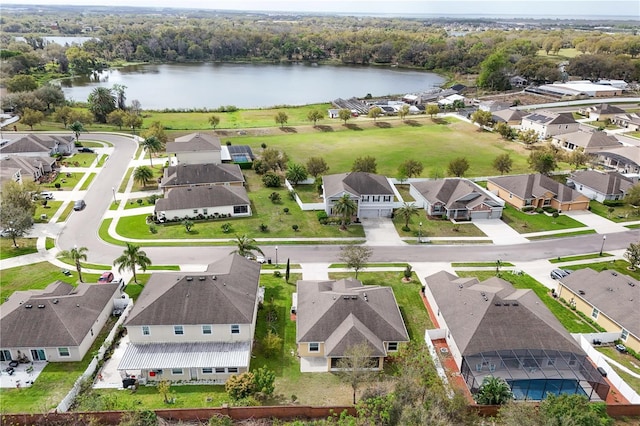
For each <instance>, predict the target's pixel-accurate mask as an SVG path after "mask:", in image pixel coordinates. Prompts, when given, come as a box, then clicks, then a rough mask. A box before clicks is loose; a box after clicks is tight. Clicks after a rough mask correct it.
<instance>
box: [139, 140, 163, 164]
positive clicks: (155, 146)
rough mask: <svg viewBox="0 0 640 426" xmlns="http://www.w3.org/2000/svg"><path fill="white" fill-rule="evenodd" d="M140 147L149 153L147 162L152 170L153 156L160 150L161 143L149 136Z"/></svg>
mask: <svg viewBox="0 0 640 426" xmlns="http://www.w3.org/2000/svg"><path fill="white" fill-rule="evenodd" d="M140 145H141V146H142V147H143V148H144V149H145V150H146V151H147V152H148V153H149V162H150V163H151V168H153V158H152V157H153V154H154V153H156V152H158V151H160V150H161V149H162V142H160V139H158V138H156V137H155V136H149V137H148V138H146V139H145V140H143V141H142V142H140Z"/></svg>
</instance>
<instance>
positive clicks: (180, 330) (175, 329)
mask: <svg viewBox="0 0 640 426" xmlns="http://www.w3.org/2000/svg"><path fill="white" fill-rule="evenodd" d="M173 334H175V335H183V334H184V327H183V326H181V325H174V326H173Z"/></svg>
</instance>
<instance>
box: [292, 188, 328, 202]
mask: <svg viewBox="0 0 640 426" xmlns="http://www.w3.org/2000/svg"><path fill="white" fill-rule="evenodd" d="M295 191H296V193H297V194H298V197H300V200H302V202H303V203H322V202H323V199H322V197H321V194H319V193H318V188H317V187H316V186H315V185H298V186H296V187H295Z"/></svg>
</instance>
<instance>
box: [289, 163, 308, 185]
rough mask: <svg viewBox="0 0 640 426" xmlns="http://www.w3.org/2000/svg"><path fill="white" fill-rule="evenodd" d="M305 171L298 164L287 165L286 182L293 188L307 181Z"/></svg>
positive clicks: (302, 166)
mask: <svg viewBox="0 0 640 426" xmlns="http://www.w3.org/2000/svg"><path fill="white" fill-rule="evenodd" d="M307 176H308V174H307V169H306V168H305V167H304V165H302V164H300V163H289V165H288V166H287V180H288V181H289V182H291V184H292V185H293V186H296V185H298V183H300V182H302V181H303V180H305V179H307Z"/></svg>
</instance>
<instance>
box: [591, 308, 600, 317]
mask: <svg viewBox="0 0 640 426" xmlns="http://www.w3.org/2000/svg"><path fill="white" fill-rule="evenodd" d="M599 314H600V311H599V310H598V309H597V308H593V311H591V318H593V319H598V315H599Z"/></svg>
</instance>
